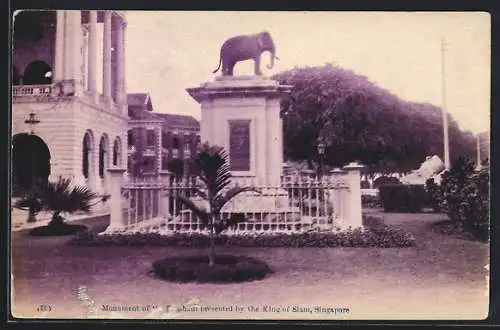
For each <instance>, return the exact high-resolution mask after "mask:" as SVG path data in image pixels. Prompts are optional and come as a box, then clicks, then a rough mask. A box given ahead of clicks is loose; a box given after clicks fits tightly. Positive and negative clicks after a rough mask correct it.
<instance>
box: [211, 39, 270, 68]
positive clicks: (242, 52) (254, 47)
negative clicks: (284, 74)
mask: <svg viewBox="0 0 500 330" xmlns="http://www.w3.org/2000/svg"><path fill="white" fill-rule="evenodd" d="M265 51H268V52H269V53H270V54H271V63H270V64H269V65H268V66H267V67H268V69H272V68H273V66H274V60H275V59H277V60H279V58H278V57H277V56H276V55H275V52H276V49H275V46H274V42H273V39H272V38H271V35H270V34H269V32H267V31H264V32H261V33H259V34H253V35H240V36H236V37H232V38H230V39H227V40H226V41H225V42H224V43H223V44H222V47H221V50H220V58H219V66H218V67H217V69H216V70H215V71H214V72H213V73H216V72H217V71H219V69H220V65H221V62H222V75H223V76H232V75H233V69H234V66H235V64H236V63H237V62H239V61H244V60H249V59H253V60H254V63H255V64H254V73H255V74H256V75H262V72H261V71H260V55H261V54H262V53H263V52H265Z"/></svg>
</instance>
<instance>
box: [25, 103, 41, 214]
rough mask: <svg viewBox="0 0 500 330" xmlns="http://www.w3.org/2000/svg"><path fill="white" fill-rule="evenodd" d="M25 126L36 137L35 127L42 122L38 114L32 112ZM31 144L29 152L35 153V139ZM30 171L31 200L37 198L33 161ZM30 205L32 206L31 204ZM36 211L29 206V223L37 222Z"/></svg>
mask: <svg viewBox="0 0 500 330" xmlns="http://www.w3.org/2000/svg"><path fill="white" fill-rule="evenodd" d="M24 123H25V124H27V125H28V126H29V127H30V135H34V134H35V126H36V125H38V124H39V123H40V120H38V118H37V117H36V114H35V113H34V112H33V111H31V113H30V114H29V117H28V118H27V119H26V120H25V121H24ZM29 141H30V142H29V143H30V147H31V148H30V150H29V152H33V149H34V148H33V147H34V146H33V145H31V144H32V143H33V138H30V139H29ZM30 169H31V187H30V189H31V192H30V194H31V196H30V197H31V198H34V197H35V194H34V192H35V162H34V161H33V160H32V161H31V164H30ZM30 204H32V203H31V202H30ZM35 213H36V212H35V210H34V206H33V205H29V210H28V219H27V220H26V221H27V222H36V214H35Z"/></svg>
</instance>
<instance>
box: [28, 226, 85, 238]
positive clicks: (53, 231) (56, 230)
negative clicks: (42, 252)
mask: <svg viewBox="0 0 500 330" xmlns="http://www.w3.org/2000/svg"><path fill="white" fill-rule="evenodd" d="M85 230H87V227H86V226H84V225H72V224H67V223H62V224H57V225H54V224H48V225H47V226H42V227H36V228H34V229H32V230H31V231H30V233H29V234H30V235H31V236H66V235H73V234H76V233H78V232H82V231H85Z"/></svg>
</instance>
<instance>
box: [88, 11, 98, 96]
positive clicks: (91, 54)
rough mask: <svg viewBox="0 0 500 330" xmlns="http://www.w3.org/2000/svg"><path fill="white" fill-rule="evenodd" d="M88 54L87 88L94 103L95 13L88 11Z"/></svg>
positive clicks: (95, 65) (95, 93) (95, 59)
mask: <svg viewBox="0 0 500 330" xmlns="http://www.w3.org/2000/svg"><path fill="white" fill-rule="evenodd" d="M89 26H90V29H89V53H88V63H89V67H88V86H89V91H90V94H91V96H92V100H93V101H94V102H95V101H96V100H97V98H96V97H97V89H96V67H97V64H96V61H97V56H96V51H97V11H95V10H90V11H89Z"/></svg>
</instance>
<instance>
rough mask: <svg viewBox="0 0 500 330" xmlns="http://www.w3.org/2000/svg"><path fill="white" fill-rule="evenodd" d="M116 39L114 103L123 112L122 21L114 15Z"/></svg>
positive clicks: (123, 46)
mask: <svg viewBox="0 0 500 330" xmlns="http://www.w3.org/2000/svg"><path fill="white" fill-rule="evenodd" d="M116 21H117V23H118V24H116V25H117V26H116V40H117V45H118V47H117V48H118V49H117V62H118V63H117V66H116V67H117V70H116V103H117V104H118V109H119V112H121V113H123V108H124V104H125V63H124V61H125V56H124V55H125V45H124V41H125V40H124V33H125V31H124V29H125V26H124V23H123V22H122V19H121V17H118V16H116Z"/></svg>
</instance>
